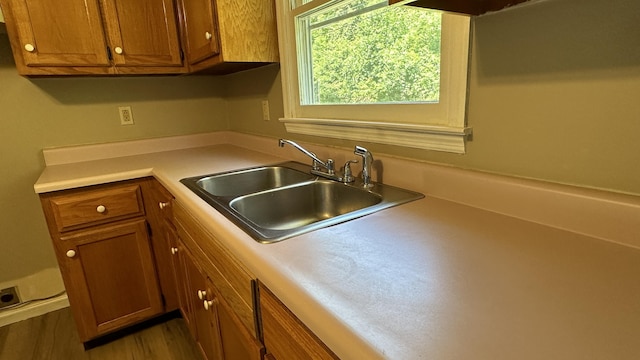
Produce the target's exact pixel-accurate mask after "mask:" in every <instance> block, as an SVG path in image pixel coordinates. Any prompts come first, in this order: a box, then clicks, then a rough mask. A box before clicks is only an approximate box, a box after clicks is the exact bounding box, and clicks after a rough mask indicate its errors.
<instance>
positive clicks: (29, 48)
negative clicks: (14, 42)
mask: <svg viewBox="0 0 640 360" xmlns="http://www.w3.org/2000/svg"><path fill="white" fill-rule="evenodd" d="M24 49H25V50H27V51H28V52H34V51H35V50H36V47H35V46H33V45H32V44H27V45H25V46H24Z"/></svg>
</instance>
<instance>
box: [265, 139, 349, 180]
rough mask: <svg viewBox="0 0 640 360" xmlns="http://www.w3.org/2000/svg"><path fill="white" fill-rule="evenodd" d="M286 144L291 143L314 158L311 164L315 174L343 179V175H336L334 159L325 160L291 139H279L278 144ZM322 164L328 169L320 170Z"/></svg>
mask: <svg viewBox="0 0 640 360" xmlns="http://www.w3.org/2000/svg"><path fill="white" fill-rule="evenodd" d="M285 144H289V145H291V146H293V147H294V148H296V149H298V150H300V151H301V152H302V153H303V154H305V155H307V156H308V157H310V158H311V159H313V164H312V165H311V173H312V174H313V175H318V176H322V177H325V178H327V179H331V180H336V181H342V177H340V176H338V175H336V170H335V165H334V162H333V159H327V161H326V162H324V161H322V160H320V159H319V158H318V156H316V154H314V153H312V152H311V151H309V150H307V149H305V148H303V147H302V146H300V145H298V144H296V143H295V142H293V141H291V140H286V139H280V141H278V146H280V147H284V145H285ZM320 166H322V167H324V168H325V169H327V171H322V170H320Z"/></svg>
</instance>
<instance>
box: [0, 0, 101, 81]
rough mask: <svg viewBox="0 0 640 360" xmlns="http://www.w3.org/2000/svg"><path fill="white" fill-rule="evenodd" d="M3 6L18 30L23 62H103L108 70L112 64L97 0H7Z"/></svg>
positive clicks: (16, 48)
mask: <svg viewBox="0 0 640 360" xmlns="http://www.w3.org/2000/svg"><path fill="white" fill-rule="evenodd" d="M2 9H3V11H4V13H5V18H6V19H5V21H6V22H7V26H10V27H11V28H13V29H14V30H15V32H14V35H15V36H14V38H12V45H13V51H14V54H15V55H16V56H17V57H20V58H21V59H22V60H23V62H22V64H18V65H19V66H20V65H24V66H30V67H33V66H101V67H105V71H106V67H108V66H109V65H110V63H109V57H108V54H107V45H106V41H105V36H104V33H103V31H102V20H101V17H100V9H99V6H98V2H97V0H93V1H90V0H89V1H81V0H75V1H38V0H3V1H2ZM10 34H11V32H10ZM13 40H15V41H13Z"/></svg>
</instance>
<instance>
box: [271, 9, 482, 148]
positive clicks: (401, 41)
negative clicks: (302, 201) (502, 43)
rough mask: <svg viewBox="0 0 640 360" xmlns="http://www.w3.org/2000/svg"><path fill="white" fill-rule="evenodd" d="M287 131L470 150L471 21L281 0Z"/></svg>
mask: <svg viewBox="0 0 640 360" xmlns="http://www.w3.org/2000/svg"><path fill="white" fill-rule="evenodd" d="M277 4H278V27H279V39H280V52H281V65H282V78H283V90H284V98H285V118H283V119H281V121H283V122H284V123H285V126H286V128H287V131H289V132H294V133H302V134H308V135H317V136H326V137H334V138H342V139H351V140H359V141H370V142H378V143H384V144H393V145H401V146H409V147H416V148H423V149H432V150H441V151H449V152H457V153H464V148H465V139H466V137H467V135H468V134H469V133H470V129H469V128H466V127H465V107H466V85H467V63H468V61H467V58H468V48H469V18H468V17H467V16H459V15H450V14H445V13H442V12H437V11H432V10H427V9H423V8H417V7H412V6H388V5H387V1H381V0H278V2H277Z"/></svg>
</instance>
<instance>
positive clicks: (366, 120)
mask: <svg viewBox="0 0 640 360" xmlns="http://www.w3.org/2000/svg"><path fill="white" fill-rule="evenodd" d="M292 1H296V0H277V1H276V11H277V20H278V37H279V46H280V63H281V73H282V87H283V101H284V117H283V118H281V119H280V121H281V122H282V123H284V125H285V128H286V130H287V132H290V133H296V134H305V135H313V136H322V137H329V138H338V139H347V140H355V141H366V142H372V143H380V144H389V145H397V146H404V147H412V148H419V149H427V150H437V151H445V152H453V153H460V154H463V153H465V151H466V140H467V139H468V137H469V136H470V134H471V128H470V127H467V126H466V108H467V81H468V76H467V75H468V59H469V53H470V48H469V46H470V45H469V44H470V31H471V29H470V19H469V17H468V16H465V15H454V14H448V13H443V21H442V45H441V57H442V60H441V85H440V102H439V104H392V105H388V104H366V105H360V104H356V105H353V104H352V105H301V101H300V96H301V95H300V88H299V81H298V53H297V52H298V50H297V43H296V38H297V34H296V29H295V21H296V20H295V17H296V16H297V15H299V14H304V13H307V12H308V11H310V10H311V9H314V8H316V7H319V6H325V5H326V4H328V3H331V2H334V1H340V0H313V1H308V2H306V3H304V4H299V5H298V6H297V7H296V8H295V9H292V8H293V6H292ZM298 1H299V0H298ZM393 6H403V5H393ZM434 105H435V106H434ZM421 107H422V108H421ZM380 114H382V115H380ZM398 114H400V115H398ZM400 116H401V117H402V119H399V117H400ZM427 117H428V118H427Z"/></svg>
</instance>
